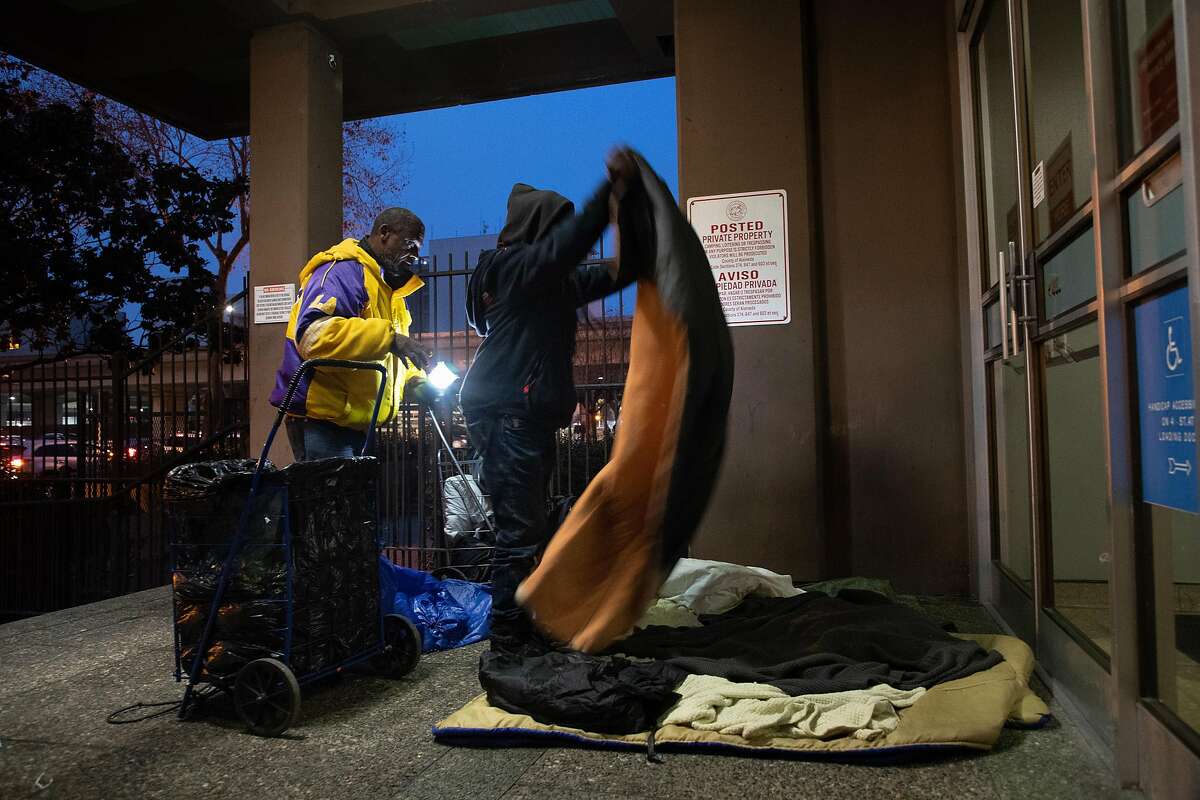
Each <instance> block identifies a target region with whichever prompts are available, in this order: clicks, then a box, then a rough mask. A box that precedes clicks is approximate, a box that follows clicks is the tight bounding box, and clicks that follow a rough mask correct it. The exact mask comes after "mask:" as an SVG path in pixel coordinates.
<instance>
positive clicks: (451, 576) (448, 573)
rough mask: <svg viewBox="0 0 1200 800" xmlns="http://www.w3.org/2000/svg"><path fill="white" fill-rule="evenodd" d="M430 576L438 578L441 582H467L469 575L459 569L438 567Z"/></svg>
mask: <svg viewBox="0 0 1200 800" xmlns="http://www.w3.org/2000/svg"><path fill="white" fill-rule="evenodd" d="M430 574H432V575H433V577H435V578H437V579H438V580H439V581H444V580H455V581H465V580H467V574H466V573H465V572H463V571H462V570H461V569H459V568H458V567H438V568H437V569H435V570H434V571H433V572H432V573H430Z"/></svg>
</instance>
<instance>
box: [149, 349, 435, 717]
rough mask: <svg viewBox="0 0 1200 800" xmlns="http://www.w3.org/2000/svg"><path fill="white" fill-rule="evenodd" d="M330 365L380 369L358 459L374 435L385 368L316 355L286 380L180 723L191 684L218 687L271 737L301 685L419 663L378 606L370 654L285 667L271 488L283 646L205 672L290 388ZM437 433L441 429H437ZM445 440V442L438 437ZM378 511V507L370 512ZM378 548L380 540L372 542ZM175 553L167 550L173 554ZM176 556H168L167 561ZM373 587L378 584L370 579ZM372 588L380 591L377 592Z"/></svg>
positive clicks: (396, 624)
mask: <svg viewBox="0 0 1200 800" xmlns="http://www.w3.org/2000/svg"><path fill="white" fill-rule="evenodd" d="M319 367H320V368H333V369H351V370H360V369H365V370H374V371H376V372H379V373H380V375H381V379H380V381H379V389H378V391H377V392H376V396H375V405H374V408H373V409H372V412H371V422H370V425H369V427H368V428H367V433H366V440H365V441H364V444H363V450H362V455H364V456H365V455H366V454H367V453H369V452H370V450H371V444H372V442H373V440H374V436H375V424H376V422H377V421H378V419H379V411H380V408H381V407H382V404H383V395H384V389H385V386H386V383H387V369H386V368H385V367H384V366H383V365H382V364H379V363H375V362H367V361H347V360H343V359H330V358H319V359H310V360H308V361H305V362H303V363H302V364H301V365H300V367H299V369H297V370H296V374H295V375H294V376H292V380H291V382H290V383H289V385H288V388H287V393H286V394H285V395H284V400H283V403H282V404H281V405H280V408H279V413H278V415H277V416H276V418H275V422H274V424H273V425H272V426H271V430H270V432H269V433H268V434H267V440H266V443H265V444H264V445H263V449H262V453H261V455H260V456H259V458H258V462H257V464H256V466H255V469H254V473H253V475H252V477H251V482H250V491H249V495H248V497H247V498H246V503H245V505H244V506H243V508H242V511H241V514H240V515H239V518H238V523H237V528H236V530H235V532H234V536H233V539H232V541H231V542H230V544H229V550H228V553H227V554H226V556H225V559H224V562H223V564H222V567H221V572H220V576H219V578H218V581H217V586H216V588H215V590H214V593H213V598H212V602H211V603H210V604H209V612H208V617H207V619H206V620H205V624H204V632H203V634H202V635H201V637H200V639H199V641H198V642H197V643H196V644H195V655H194V656H193V658H192V660H191V665H190V667H189V668H188V670H187V687H186V689H185V690H184V694H183V700H182V702H181V703H180V706H179V711H178V715H179V718H180V719H185V718H188V717H189V716H191V715H192V714H193V713H194V712H195V710H196V705H197V700H198V699H199V697H200V695H198V694H197V692H196V687H197V685H198V684H200V683H208V684H211V685H213V686H214V687H215V688H216V689H217V690H219V691H223V692H226V693H229V694H231V695H232V696H233V700H234V704H235V707H236V709H237V712H238V715H239V716H240V717H241V718H242V720H243V721H244V722H246V724H247V726H248V728H249V729H250V730H251V732H253V733H257V734H260V735H264V736H277V735H279V734H280V733H282V732H283V731H284V730H286V729H287V728H288V727H289V726H290V725H292V724H294V723H295V722H296V721H297V720H298V718H299V711H300V687H301V686H302V685H305V684H309V683H312V682H314V681H318V680H321V679H322V678H326V677H329V676H331V675H334V674H336V673H339V672H341V671H343V670H345V669H346V668H348V667H351V666H354V665H356V664H361V663H364V662H367V661H369V660H375V661H376V663H377V664H378V665H379V666H381V667H382V668H383V671H384V672H385V674H387V675H389V676H390V677H402V676H403V675H406V674H407V673H409V672H410V671H411V670H412V669H413V668H414V667H415V666H416V664H417V662H418V661H419V659H420V656H421V636H420V633H419V632H418V631H417V629H416V627H415V626H414V625H413V624H412V622H411V621H409V620H408V619H407V618H406V617H404V616H401V615H399V614H384V613H383V606H382V604H380V605H379V609H380V610H379V639H378V645H377V646H376V647H375V648H374V649H371V650H368V651H366V652H361V653H357V654H354V655H352V656H351V657H349V658H346V659H343V660H341V661H339V662H338V663H335V664H331V665H329V666H327V667H324V668H322V669H318V670H315V671H312V672H308V673H305V674H303V675H300V676H297V675H296V674H295V673H294V671H293V669H292V666H291V656H292V633H293V613H292V611H293V604H294V595H293V572H294V567H293V559H292V540H291V528H290V525H289V510H288V506H289V502H288V498H287V490H286V488H283V489H277V490H276V491H279V492H281V493H282V494H283V503H282V512H281V519H280V524H281V531H282V543H281V544H278V545H270V546H275V547H282V548H283V550H284V563H285V565H286V576H287V581H286V587H287V589H286V598H285V599H284V600H282V602H284V603H285V606H284V608H285V620H286V626H285V629H284V631H283V633H284V648H283V653H282V655H283V658H282V660H281V659H275V658H259V659H256V660H253V661H251V662H249V663H247V664H246V665H245V666H243V667H242V668H241V669H240V670H239V671H238V672H237V673H236V675H235V676H234V677H233V678H232V679H231V678H230V677H228V676H219V675H215V674H211V673H208V672H207V671H206V670H205V665H206V663H207V661H208V652H209V648H210V646H211V645H212V643H213V641H212V640H213V629H214V625H215V623H216V620H217V617H218V614H219V610H220V607H221V604H222V601H223V599H224V597H225V593H226V590H227V589H228V587H229V582H230V579H231V577H232V573H233V571H234V569H235V564H236V562H237V558H238V556H239V554H240V553H241V551H242V548H243V546H244V545H245V540H246V536H247V528H248V523H249V517H250V513H251V510H252V508H253V505H254V501H255V499H256V498H258V497H259V491H260V484H261V480H262V475H263V472H264V468H265V466H266V464H267V456H268V454H269V453H270V452H271V445H272V443H273V442H274V440H275V436H276V434H277V433H278V432H279V427H280V425H282V424H283V421H284V418H285V417H286V416H287V412H288V409H289V408H290V407H291V405H292V401H293V399H294V397H295V394H296V390H297V388H298V387H299V385H300V381H301V380H302V379H303V378H304V376H305V375H307V374H309V373H311V372H313V371H314V370H316V369H317V368H319ZM439 432H440V429H439ZM443 439H444V437H443ZM376 514H378V510H376ZM376 546H377V547H379V546H380V543H379V542H378V540H377V541H376ZM174 551H175V548H174V547H173V548H172V552H173V553H174ZM174 560H175V559H174V558H173V561H174ZM175 567H176V565H175V564H174V563H173V564H172V572H173V574H174V571H175ZM376 586H377V587H378V582H376ZM377 590H378V589H377ZM173 628H174V633H175V657H176V680H179V681H182V680H183V673H182V670H181V653H182V643H181V639H180V632H179V624H178V619H176V620H175V624H174V625H173Z"/></svg>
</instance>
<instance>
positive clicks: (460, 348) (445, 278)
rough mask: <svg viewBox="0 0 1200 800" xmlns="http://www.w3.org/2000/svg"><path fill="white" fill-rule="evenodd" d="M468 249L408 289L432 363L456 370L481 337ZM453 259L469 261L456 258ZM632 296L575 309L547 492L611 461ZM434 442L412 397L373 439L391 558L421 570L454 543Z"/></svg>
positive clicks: (466, 447)
mask: <svg viewBox="0 0 1200 800" xmlns="http://www.w3.org/2000/svg"><path fill="white" fill-rule="evenodd" d="M472 255H473V254H471V253H464V254H463V257H462V258H461V259H454V258H450V259H448V262H447V263H445V264H439V263H438V261H437V260H436V259H432V260H431V261H430V262H429V263H428V264H427V266H426V271H425V273H424V274H423V277H424V278H425V287H424V288H423V289H422V290H421V291H420V292H419V293H417V294H414V295H411V296H410V297H409V298H408V303H409V307H410V310H411V311H412V313H413V318H414V323H413V327H414V336H416V338H418V339H419V340H421V341H422V342H423V343H424V344H425V345H426V346H427V347H429V348H430V349H431V350H432V351H433V353H434V363H436V362H437V361H445V362H446V363H447V365H449V366H451V367H452V368H453V369H454V370H455V372H456V373H457V374H459V375H465V374H466V371H467V370H468V369H469V368H470V366H471V361H472V359H473V358H474V355H475V351H476V350H477V349H478V346H479V343H480V341H481V340H480V339H479V337H478V336H477V335H476V334H475V331H474V330H473V329H472V328H471V327H470V325H468V324H467V320H466V313H465V304H466V287H467V281H468V280H469V279H470V275H471V272H472V269H473V267H474V259H473V258H472ZM456 260H457V261H458V263H459V265H465V266H463V267H461V268H456V267H455V261H456ZM605 263H606V262H605ZM634 300H635V295H634V289H633V288H632V287H631V288H630V289H627V290H625V291H624V292H621V293H618V294H616V295H613V296H612V297H609V298H607V299H605V300H602V301H597V302H595V303H592V304H590V305H588V306H587V307H585V308H581V309H580V310H579V318H580V319H579V328H578V334H577V337H576V348H575V358H574V372H575V382H576V390H577V396H578V402H577V405H576V409H575V413H574V415H573V417H572V420H571V424H570V425H569V426H568V427H566V428H564V429H562V430H560V431H559V432H558V436H557V446H556V451H555V468H554V472H553V475H552V477H551V479H550V486H549V491H550V494H551V495H552V496H559V497H566V496H578V495H579V494H580V493H582V492H583V490H584V488H585V487H586V486H587V484H588V482H589V481H590V480H591V479H592V478H593V477H595V475H596V473H597V472H599V471H600V469H601V468H602V467H603V466H604V464H606V463H607V462H608V458H609V455H610V453H611V450H612V445H613V441H614V436H615V435H616V432H617V430H618V427H619V426H618V424H617V422H618V419H619V415H620V408H621V400H622V397H623V394H624V387H625V376H626V374H627V373H628V368H629V341H630V336H631V334H632V327H633V308H634ZM442 414H443V418H442V419H441V424H442V427H443V430H444V431H445V433H446V436H447V438H448V439H449V440H450V442H451V445H452V446H453V448H454V450H455V452H456V454H457V455H458V457H460V458H465V459H470V458H472V457H473V456H474V452H473V450H472V448H471V445H470V442H469V440H468V437H467V433H466V425H465V422H464V420H463V418H462V414H461V412H460V411H459V410H457V409H443V411H442ZM439 446H440V443H439V440H438V439H437V437H436V434H435V432H434V430H433V427H432V425H431V424H430V423H429V420H428V419H427V418H426V417H425V416H423V413H422V412H421V411H420V410H419V409H418V408H416V407H415V406H413V407H410V408H408V409H406V411H405V412H404V413H402V414H400V415H398V416H397V418H396V419H395V420H393V421H392V422H391V423H389V424H388V425H386V426H384V427H383V428H382V429H381V431H380V437H379V439H378V455H379V458H380V469H381V470H382V475H381V481H380V487H381V489H380V492H381V494H380V506H379V507H380V517H381V523H382V530H383V536H384V541H385V543H386V544H387V545H388V546H389V548H390V554H391V556H392V558H393V560H395V561H397V562H398V563H402V564H404V565H406V566H411V567H416V568H419V569H426V570H433V569H437V568H439V567H444V566H449V565H451V564H452V563H453V562H454V559H453V553H452V551H453V549H454V543H453V541H452V540H451V539H450V538H449V537H447V536H446V535H445V533H444V528H443V526H444V523H445V519H444V513H443V507H442V497H443V495H442V486H441V484H440V476H439V472H438V468H437V453H438V447H439Z"/></svg>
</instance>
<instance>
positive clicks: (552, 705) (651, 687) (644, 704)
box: [479, 651, 686, 733]
mask: <svg viewBox="0 0 1200 800" xmlns="http://www.w3.org/2000/svg"><path fill="white" fill-rule="evenodd" d="M685 677H686V673H685V672H683V670H681V669H679V668H677V667H673V666H671V665H670V664H666V663H663V662H661V661H652V662H641V663H634V662H631V661H627V660H626V659H623V658H610V657H600V656H589V655H585V654H584V653H561V652H553V651H552V652H549V653H546V654H545V655H541V656H532V657H526V658H521V657H519V656H514V655H502V654H499V653H492V652H488V653H484V654H483V655H482V656H481V657H480V659H479V682H480V684H482V686H483V688H484V691H486V692H487V698H488V702H489V703H490V704H491V705H493V706H495V707H496V708H501V709H504V710H505V711H509V712H511V713H514V714H528V715H529V716H530V717H532V718H533V719H535V720H538V721H539V722H543V723H547V724H553V725H570V726H573V727H578V728H586V729H587V730H590V731H597V732H599V733H638V732H639V731H648V730H653V729H654V728H655V727H656V726H657V724H658V720H659V718H660V717H661V716H662V715H663V714H664V713H666V711H667V709H669V708H670V707H671V706H673V705H674V704H675V702H676V701H677V700H678V699H679V695H677V694H676V693H675V687H676V686H678V685H679V684H680V683H682V682H683V680H684V678H685Z"/></svg>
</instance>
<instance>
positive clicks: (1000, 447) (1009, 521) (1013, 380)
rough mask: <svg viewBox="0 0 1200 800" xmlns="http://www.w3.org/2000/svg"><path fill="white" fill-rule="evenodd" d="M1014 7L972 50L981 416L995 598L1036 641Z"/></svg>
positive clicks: (1004, 6) (992, 18)
mask: <svg viewBox="0 0 1200 800" xmlns="http://www.w3.org/2000/svg"><path fill="white" fill-rule="evenodd" d="M1011 12H1012V8H1011V7H1010V4H1009V3H1007V2H1005V1H1004V0H993V2H991V3H989V4H988V5H987V6H986V7H985V8H984V10H983V12H982V16H981V17H980V20H979V23H978V25H977V27H976V33H975V36H974V40H973V45H972V53H971V56H972V65H971V66H972V71H973V74H974V99H975V104H974V113H975V120H976V140H977V142H976V147H977V150H976V152H977V153H978V160H977V164H978V176H977V179H976V183H977V186H978V191H979V197H978V209H979V216H980V221H979V230H980V243H981V247H980V250H981V252H980V254H979V263H980V267H981V271H982V275H981V276H980V281H979V286H980V287H981V289H982V292H981V295H980V297H979V302H980V304H981V306H982V310H983V315H982V318H983V319H984V320H985V321H986V331H985V335H984V353H983V359H984V363H985V367H984V369H985V376H986V386H987V407H988V417H989V425H988V429H989V442H988V449H989V453H990V458H989V462H990V464H989V466H990V470H989V472H990V492H991V501H992V557H993V560H994V564H995V566H996V567H997V571H998V573H999V575H997V576H995V578H996V583H995V585H994V590H995V600H996V603H997V605H998V606H999V607H1000V608H1001V610H1002V613H1003V614H1004V616H1005V618H1006V620H1007V621H1008V622H1009V624H1010V625H1012V627H1013V628H1014V630H1015V631H1016V632H1017V633H1019V634H1020V635H1022V636H1024V637H1027V638H1029V639H1030V640H1032V639H1033V638H1034V628H1033V626H1034V615H1033V607H1034V606H1033V596H1034V586H1035V583H1034V563H1035V557H1034V546H1033V543H1034V541H1035V536H1034V527H1035V516H1034V509H1035V508H1036V505H1035V502H1034V500H1035V497H1034V492H1035V487H1036V482H1035V481H1034V480H1033V472H1032V467H1033V460H1032V458H1031V449H1030V446H1031V442H1032V441H1033V437H1032V436H1031V433H1032V432H1033V429H1032V428H1031V425H1030V422H1031V414H1030V398H1031V396H1032V391H1033V388H1034V387H1033V385H1032V383H1031V381H1032V379H1033V373H1032V371H1031V370H1030V368H1029V367H1030V365H1029V358H1028V350H1029V348H1028V343H1029V331H1028V327H1029V322H1030V315H1029V313H1028V310H1029V309H1030V307H1031V301H1032V294H1031V291H1030V290H1031V288H1032V287H1031V285H1030V283H1031V281H1030V279H1029V276H1028V275H1027V274H1026V272H1025V270H1024V268H1023V266H1022V265H1023V264H1024V261H1025V259H1024V252H1025V245H1024V242H1025V240H1026V237H1025V229H1026V227H1027V224H1028V223H1027V220H1028V219H1029V215H1028V213H1027V210H1026V208H1025V205H1024V204H1025V198H1023V197H1022V192H1021V190H1020V187H1021V185H1022V184H1021V172H1022V170H1021V168H1020V164H1021V158H1020V152H1021V149H1022V148H1021V144H1022V142H1021V136H1020V132H1021V124H1020V120H1019V116H1018V111H1019V110H1020V108H1021V105H1020V102H1019V99H1020V98H1019V95H1018V89H1019V86H1018V84H1017V82H1016V81H1015V80H1014V74H1015V72H1014V71H1015V70H1016V69H1017V66H1018V63H1019V59H1018V56H1019V53H1018V51H1017V50H1016V48H1015V46H1014V37H1013V28H1014V26H1013V24H1012V16H1011Z"/></svg>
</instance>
